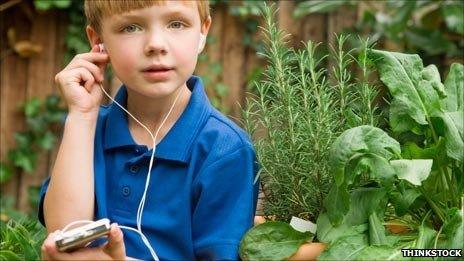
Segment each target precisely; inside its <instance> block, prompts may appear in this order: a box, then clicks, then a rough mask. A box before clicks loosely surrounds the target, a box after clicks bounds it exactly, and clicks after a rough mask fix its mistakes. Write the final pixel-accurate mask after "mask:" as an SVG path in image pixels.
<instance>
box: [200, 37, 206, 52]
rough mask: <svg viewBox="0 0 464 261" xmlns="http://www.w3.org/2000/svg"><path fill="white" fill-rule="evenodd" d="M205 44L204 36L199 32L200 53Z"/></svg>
mask: <svg viewBox="0 0 464 261" xmlns="http://www.w3.org/2000/svg"><path fill="white" fill-rule="evenodd" d="M205 44H206V36H205V35H204V34H200V41H199V42H198V53H201V52H202V51H203V48H205Z"/></svg>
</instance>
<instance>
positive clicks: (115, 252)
mask: <svg viewBox="0 0 464 261" xmlns="http://www.w3.org/2000/svg"><path fill="white" fill-rule="evenodd" d="M105 252H106V253H108V255H110V256H111V257H112V258H114V259H116V260H124V259H125V258H126V247H125V246H124V236H123V233H122V231H121V229H120V228H119V226H118V224H117V223H113V224H111V230H110V234H109V236H108V243H107V244H106V245H105Z"/></svg>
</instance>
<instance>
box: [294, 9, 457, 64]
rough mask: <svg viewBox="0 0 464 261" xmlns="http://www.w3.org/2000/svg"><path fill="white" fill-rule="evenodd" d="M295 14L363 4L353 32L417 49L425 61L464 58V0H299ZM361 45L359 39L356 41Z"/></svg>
mask: <svg viewBox="0 0 464 261" xmlns="http://www.w3.org/2000/svg"><path fill="white" fill-rule="evenodd" d="M299 2H300V3H299V4H298V6H297V8H296V9H295V11H294V16H295V17H303V16H305V15H307V14H311V13H328V12H332V11H335V10H337V9H338V8H340V7H341V6H343V5H345V6H352V7H360V6H358V5H363V6H362V7H363V8H362V10H363V13H362V14H361V17H359V21H358V22H357V24H356V26H355V27H354V28H352V29H351V30H350V32H351V33H352V34H358V35H362V36H363V37H369V38H370V39H371V41H372V42H377V43H379V45H382V44H383V43H385V42H387V41H388V42H390V46H388V47H387V48H388V49H391V48H394V49H395V50H392V51H401V52H407V53H418V54H419V55H420V56H421V57H423V58H424V60H425V62H426V63H427V64H428V63H435V64H437V63H438V64H439V65H440V67H443V66H446V64H444V63H445V59H444V58H451V59H452V58H457V59H461V60H462V59H463V53H462V50H463V49H464V37H463V35H464V15H463V13H464V1H462V0H408V1H395V0H387V1H353V0H339V1H319V0H318V1H299ZM391 43H393V46H391V45H392V44H391ZM352 45H353V46H358V45H359V43H358V42H353V43H352Z"/></svg>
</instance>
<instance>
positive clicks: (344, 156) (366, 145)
mask: <svg viewBox="0 0 464 261" xmlns="http://www.w3.org/2000/svg"><path fill="white" fill-rule="evenodd" d="M363 153H364V154H367V153H370V154H375V155H378V156H381V157H384V158H386V159H387V160H390V159H391V158H393V157H394V156H395V155H400V154H401V149H400V144H399V143H398V142H397V141H396V140H395V139H393V138H391V137H390V136H388V134H387V133H385V132H384V131H383V130H381V129H379V128H376V127H372V126H367V125H364V126H359V127H355V128H351V129H349V130H346V131H344V132H343V133H342V134H341V135H340V136H339V137H338V138H337V139H336V140H335V141H334V143H333V144H332V147H331V150H330V156H331V157H330V163H331V166H332V168H333V170H334V171H333V172H334V174H335V182H336V184H337V185H340V184H342V183H343V182H344V180H345V167H346V165H347V163H348V162H349V161H350V160H351V159H352V158H353V157H359V156H360V154H363Z"/></svg>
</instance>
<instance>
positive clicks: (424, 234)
mask: <svg viewBox="0 0 464 261" xmlns="http://www.w3.org/2000/svg"><path fill="white" fill-rule="evenodd" d="M436 235H437V231H435V230H433V229H431V228H429V227H428V226H426V225H424V224H422V225H421V226H420V227H419V236H418V237H417V240H416V245H415V246H414V248H417V249H428V248H432V246H433V241H434V239H435V236H436Z"/></svg>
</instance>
